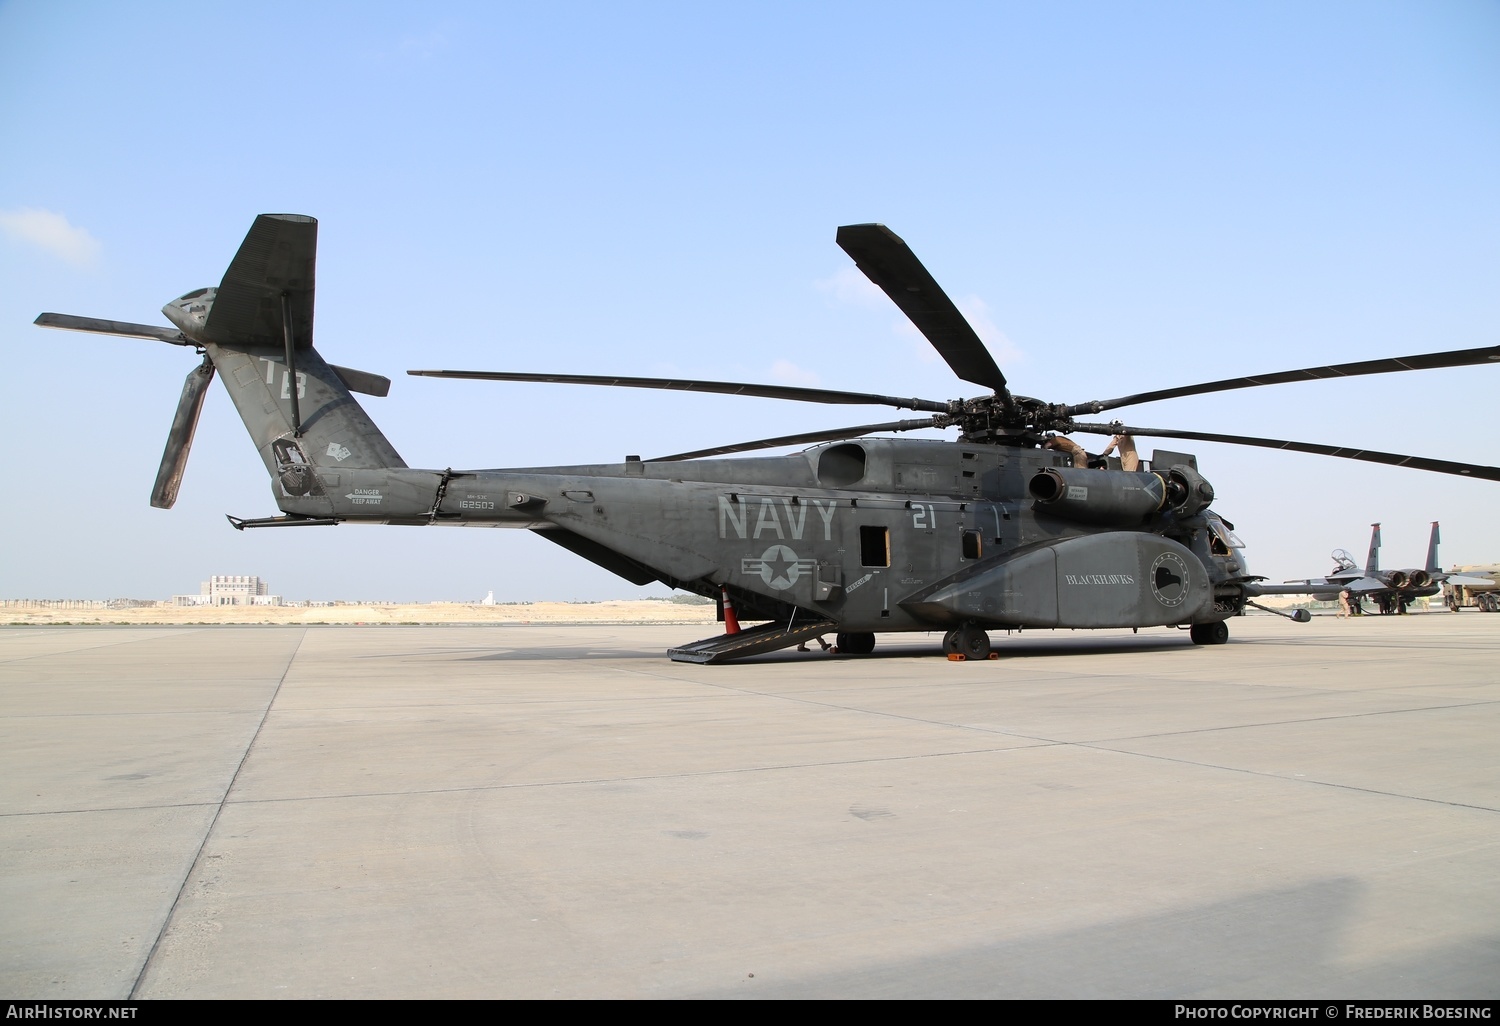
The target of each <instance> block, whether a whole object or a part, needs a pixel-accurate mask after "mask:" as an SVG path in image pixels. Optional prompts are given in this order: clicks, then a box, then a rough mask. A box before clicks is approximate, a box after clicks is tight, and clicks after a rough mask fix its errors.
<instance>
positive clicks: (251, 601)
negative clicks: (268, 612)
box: [172, 574, 282, 606]
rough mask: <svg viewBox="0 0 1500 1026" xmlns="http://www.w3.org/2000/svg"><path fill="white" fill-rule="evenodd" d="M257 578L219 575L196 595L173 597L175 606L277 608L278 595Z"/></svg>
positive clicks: (210, 580) (211, 578)
mask: <svg viewBox="0 0 1500 1026" xmlns="http://www.w3.org/2000/svg"><path fill="white" fill-rule="evenodd" d="M270 591H271V589H270V586H269V585H267V584H266V582H265V581H263V580H261V579H260V578H259V577H247V576H243V575H232V574H220V575H217V576H214V577H210V578H209V579H208V580H206V581H204V582H203V584H202V586H201V588H200V590H199V593H198V594H197V595H173V596H172V604H173V605H177V606H279V605H282V601H281V596H280V595H272V594H270Z"/></svg>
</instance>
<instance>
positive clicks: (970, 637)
mask: <svg viewBox="0 0 1500 1026" xmlns="http://www.w3.org/2000/svg"><path fill="white" fill-rule="evenodd" d="M954 634H955V637H954V641H955V643H956V644H957V645H958V651H960V652H962V653H963V656H964V658H965V659H988V658H989V657H990V636H989V635H988V634H986V633H985V632H984V631H982V630H980V629H979V628H978V627H960V628H959V629H958V630H957V631H955V632H954Z"/></svg>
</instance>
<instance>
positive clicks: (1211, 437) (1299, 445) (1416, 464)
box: [1070, 423, 1500, 481]
mask: <svg viewBox="0 0 1500 1026" xmlns="http://www.w3.org/2000/svg"><path fill="white" fill-rule="evenodd" d="M1070 430H1073V431H1083V432H1087V433H1089V434H1095V435H1113V434H1117V433H1124V434H1130V435H1146V436H1149V437H1152V438H1187V439H1192V440H1194V441H1200V442H1226V443H1228V444H1230V445H1255V446H1259V447H1261V448H1263V449H1289V450H1291V451H1292V452H1309V453H1313V454H1314V455H1317V456H1337V457H1338V458H1339V459H1344V460H1361V461H1363V462H1365V463H1384V464H1386V465H1387V466H1391V467H1410V468H1411V469H1413V470H1430V471H1433V472H1434V473H1437V474H1456V475H1458V476H1459V477H1477V478H1483V479H1484V480H1487V481H1500V467H1486V466H1482V465H1480V464H1476V463H1454V462H1452V461H1450V460H1434V459H1429V458H1427V457H1426V456H1402V455H1400V454H1399V453H1391V452H1376V451H1375V450H1373V449H1352V448H1346V447H1344V446H1340V445H1321V444H1319V443H1316V442H1288V441H1286V440H1285V439H1281V438H1254V437H1252V436H1250V435H1218V434H1213V433H1211V432H1208V431H1168V430H1164V429H1162V428H1145V427H1123V426H1121V425H1118V424H1079V423H1074V424H1073V425H1071V428H1070Z"/></svg>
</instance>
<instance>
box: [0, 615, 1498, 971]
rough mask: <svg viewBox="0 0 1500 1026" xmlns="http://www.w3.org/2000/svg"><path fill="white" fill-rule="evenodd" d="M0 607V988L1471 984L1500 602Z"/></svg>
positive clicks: (1476, 957)
mask: <svg viewBox="0 0 1500 1026" xmlns="http://www.w3.org/2000/svg"><path fill="white" fill-rule="evenodd" d="M1231 629H1232V632H1233V640H1232V641H1231V643H1230V644H1229V645H1226V646H1220V647H1203V648H1200V647H1196V646H1193V645H1192V644H1190V643H1189V642H1188V639H1187V637H1186V634H1185V633H1182V632H1177V631H1169V630H1161V629H1157V630H1150V631H1143V632H1141V633H1140V634H1138V635H1133V634H1131V632H1129V631H1104V632H1081V631H1080V632H1068V631H1057V632H1047V631H1042V632H1035V633H1032V632H1028V633H1026V634H1024V635H1017V636H1011V637H1008V638H1007V637H1004V636H1000V637H997V638H996V645H997V649H998V650H999V652H1000V653H1001V655H1002V657H1001V658H1000V659H998V660H994V661H990V662H984V663H949V662H947V661H946V660H944V659H943V658H942V657H941V656H940V655H937V654H936V652H937V646H938V640H939V639H938V636H937V635H910V636H905V637H902V636H885V637H882V638H881V641H880V644H879V646H878V647H877V649H876V653H875V654H874V655H872V656H866V657H847V658H845V657H833V656H826V655H823V654H821V653H819V652H817V651H814V652H812V653H809V654H801V653H795V652H785V653H779V654H777V655H773V656H770V657H765V658H762V659H760V660H756V661H752V662H748V663H743V664H738V665H728V666H693V665H686V664H679V663H672V662H669V661H668V660H667V659H666V657H665V655H664V654H663V653H664V650H665V649H666V648H667V647H668V646H669V645H672V644H677V643H680V642H683V641H689V640H693V633H694V632H693V628H682V627H655V626H650V627H630V626H621V627H609V626H578V627H543V626H517V627H366V628H360V627H171V628H149V627H118V628H110V627H89V628H67V627H49V628H10V629H0V741H3V743H0V909H3V915H0V996H4V997H14V998H49V997H50V998H127V997H135V998H174V997H193V998H232V997H248V998H275V997H290V998H426V997H435V998H459V997H463V998H471V997H478V998H537V997H566V998H582V997H647V998H668V997H710V998H713V997H746V998H752V997H776V998H790V997H830V998H834V997H907V998H922V997H955V998H973V997H996V998H1007V997H1080V998H1174V999H1186V998H1251V997H1261V998H1271V997H1282V998H1304V997H1305V998H1327V999H1339V998H1384V997H1398V998H1434V999H1436V998H1490V999H1493V998H1496V997H1500V758H1497V740H1496V739H1497V737H1500V672H1497V670H1500V659H1497V655H1500V616H1487V615H1483V614H1480V613H1477V612H1472V611H1467V612H1463V613H1459V614H1451V613H1446V612H1443V613H1429V614H1424V615H1412V616H1407V617H1400V618H1397V617H1379V616H1367V617H1364V618H1363V619H1356V620H1349V621H1344V620H1336V619H1334V618H1332V617H1319V618H1317V619H1315V620H1314V621H1313V622H1312V623H1310V624H1305V625H1299V624H1293V623H1289V622H1287V621H1285V620H1282V619H1278V618H1274V617H1270V616H1252V617H1245V618H1242V619H1239V620H1236V621H1232V623H1231Z"/></svg>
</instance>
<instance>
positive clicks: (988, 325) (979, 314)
mask: <svg viewBox="0 0 1500 1026" xmlns="http://www.w3.org/2000/svg"><path fill="white" fill-rule="evenodd" d="M957 306H958V312H959V313H961V314H963V315H964V320H966V321H968V322H969V324H970V325H971V326H972V327H973V328H974V334H976V335H978V336H979V341H981V342H983V343H984V346H985V348H986V349H988V350H989V351H990V355H991V356H993V357H994V358H995V362H996V363H998V364H999V365H1000V366H1002V367H1008V366H1010V365H1011V364H1015V363H1020V362H1021V361H1022V360H1024V359H1025V358H1026V355H1025V354H1024V353H1022V352H1021V350H1020V349H1019V348H1018V347H1017V346H1016V344H1015V343H1014V342H1012V341H1011V340H1010V337H1009V336H1008V335H1006V334H1005V332H1003V331H1001V330H1000V328H999V326H997V325H996V324H995V321H994V319H993V318H992V317H990V305H989V304H988V303H986V302H985V301H984V300H982V299H980V298H979V297H978V296H965V297H964V298H963V299H960V300H958V301H957Z"/></svg>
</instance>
